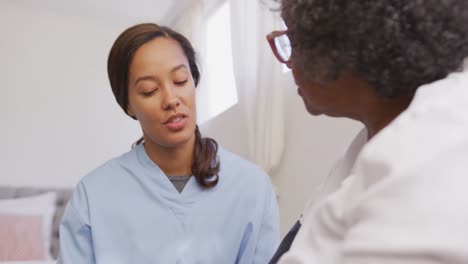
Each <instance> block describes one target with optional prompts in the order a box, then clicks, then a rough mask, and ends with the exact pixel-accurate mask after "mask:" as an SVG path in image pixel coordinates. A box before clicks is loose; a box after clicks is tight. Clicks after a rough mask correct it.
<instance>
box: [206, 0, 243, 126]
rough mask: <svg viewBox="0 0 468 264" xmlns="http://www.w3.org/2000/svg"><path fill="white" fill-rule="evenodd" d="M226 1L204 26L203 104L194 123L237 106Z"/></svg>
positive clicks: (227, 2)
mask: <svg viewBox="0 0 468 264" xmlns="http://www.w3.org/2000/svg"><path fill="white" fill-rule="evenodd" d="M229 7H230V5H229V1H224V3H223V4H222V5H221V6H219V8H217V9H216V10H215V11H214V12H212V13H211V15H210V16H209V17H208V19H207V23H206V40H205V41H206V42H205V43H206V51H207V52H206V56H205V60H206V64H205V65H206V66H205V67H206V68H205V70H204V72H203V75H204V77H205V78H206V79H205V84H206V86H205V87H204V88H205V89H207V92H206V93H203V94H204V96H206V98H204V99H203V102H204V104H205V105H203V106H199V107H198V108H199V109H200V110H202V113H199V116H198V119H199V120H198V121H199V122H200V123H203V122H205V121H207V120H209V119H212V118H214V117H216V116H217V115H219V114H221V113H222V112H224V111H226V110H227V109H229V108H230V107H232V106H233V105H235V104H237V90H236V83H235V79H234V69H233V62H232V47H231V18H230V8H229Z"/></svg>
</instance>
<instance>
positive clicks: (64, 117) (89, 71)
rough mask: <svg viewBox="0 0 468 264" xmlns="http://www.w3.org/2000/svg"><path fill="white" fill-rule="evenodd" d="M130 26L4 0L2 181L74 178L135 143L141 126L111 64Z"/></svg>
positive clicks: (43, 182)
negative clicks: (122, 98)
mask: <svg viewBox="0 0 468 264" xmlns="http://www.w3.org/2000/svg"><path fill="white" fill-rule="evenodd" d="M126 26H128V25H124V24H122V23H119V22H117V21H116V22H115V23H109V22H108V21H104V20H99V19H96V18H89V17H73V16H70V15H69V14H67V15H62V14H60V13H54V12H49V11H48V10H45V9H40V8H39V9H38V8H27V7H25V6H19V5H15V4H14V1H6V2H2V3H1V5H0V32H1V35H0V39H1V40H0V58H2V62H1V63H0V89H1V94H2V95H1V98H2V99H1V102H2V103H1V104H0V115H1V119H0V120H1V122H2V125H1V129H0V145H1V147H0V184H11V185H20V186H23V185H34V186H73V185H74V184H75V183H76V182H77V181H78V180H79V178H80V177H81V176H83V175H85V174H86V173H87V172H88V171H90V170H91V169H93V168H94V167H96V166H98V165H99V164H101V163H103V162H104V161H106V160H108V159H110V158H111V157H113V156H115V155H118V154H121V153H123V152H124V151H126V150H129V149H130V146H131V144H132V142H133V141H134V140H136V139H137V138H138V137H139V135H140V132H139V128H138V126H137V123H136V122H134V121H132V120H131V119H130V118H127V117H126V116H125V114H123V112H122V111H121V110H120V108H119V106H118V105H117V103H116V102H115V100H114V98H113V95H112V92H111V89H110V85H109V82H108V80H107V71H106V62H107V55H108V52H109V50H110V47H111V45H112V43H113V41H114V40H115V38H116V37H117V35H118V34H119V33H120V32H121V31H122V30H123V29H124V28H125V27H126Z"/></svg>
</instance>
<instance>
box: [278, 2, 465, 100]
mask: <svg viewBox="0 0 468 264" xmlns="http://www.w3.org/2000/svg"><path fill="white" fill-rule="evenodd" d="M278 1H280V2H281V14H282V17H283V18H284V20H285V22H286V24H287V26H288V30H289V33H288V35H289V37H290V40H291V43H292V46H293V50H294V51H295V52H294V53H293V56H294V59H295V60H296V61H297V63H298V65H299V67H301V68H302V69H303V70H305V71H306V72H307V73H309V76H313V77H314V78H318V80H321V81H327V80H330V79H333V78H336V76H337V75H338V74H339V73H340V72H341V71H343V70H350V71H353V72H355V73H357V74H358V75H359V76H360V77H362V78H364V79H365V80H367V81H368V82H369V83H370V84H371V85H372V86H373V87H374V88H375V89H376V90H377V92H378V94H379V95H381V96H383V97H385V98H395V97H399V96H404V95H413V94H414V92H415V91H416V89H417V88H418V87H419V86H421V85H423V84H427V83H431V82H434V81H436V80H439V79H442V78H445V77H446V76H447V75H448V74H449V73H451V72H454V71H458V70H461V68H462V65H463V59H464V58H466V57H468V1H466V0H356V1H350V0H278Z"/></svg>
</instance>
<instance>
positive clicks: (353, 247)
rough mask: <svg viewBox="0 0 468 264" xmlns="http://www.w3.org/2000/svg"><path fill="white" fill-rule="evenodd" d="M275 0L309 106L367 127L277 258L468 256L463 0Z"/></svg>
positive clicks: (467, 42)
mask: <svg viewBox="0 0 468 264" xmlns="http://www.w3.org/2000/svg"><path fill="white" fill-rule="evenodd" d="M280 2H281V14H282V17H283V19H284V21H285V23H286V25H287V28H288V29H287V30H285V31H274V32H272V33H271V34H269V35H268V36H267V39H268V41H269V42H270V44H271V47H272V49H273V52H274V54H275V55H276V57H277V58H278V60H279V61H280V62H282V63H285V64H286V65H287V66H288V67H289V68H291V70H292V73H293V76H294V79H295V82H296V84H297V86H298V93H299V95H300V96H301V97H302V99H303V101H304V104H305V107H306V109H307V111H308V112H309V113H310V114H312V115H322V114H324V115H327V116H332V117H346V118H351V119H354V120H357V121H359V122H361V123H363V124H364V127H365V128H364V129H363V131H361V133H359V134H358V136H357V137H356V139H355V140H354V141H353V142H352V143H351V144H350V146H349V148H348V150H347V152H346V153H345V155H344V157H343V158H342V159H341V160H340V161H339V162H338V164H337V165H336V167H335V169H333V170H332V172H331V173H330V175H329V176H328V177H327V180H326V181H325V182H324V184H323V186H322V193H321V194H322V195H320V198H318V199H314V200H313V201H311V202H310V203H309V205H307V206H306V207H305V209H304V211H303V214H302V217H301V219H300V220H299V221H298V223H296V225H295V226H294V228H293V229H292V230H291V231H290V233H289V234H288V235H287V236H286V238H285V239H284V240H283V243H282V244H281V246H280V248H279V249H278V251H277V253H276V255H275V257H274V258H273V259H272V260H271V262H270V263H277V262H278V263H281V264H292V263H318V264H331V263H333V264H334V263H346V264H358V263H359V264H362V263H379V264H383V263H385V264H410V263H411V264H434V263H453V264H462V263H463V264H466V263H468V202H467V201H468V191H467V186H468V63H467V62H468V61H467V60H466V58H467V57H468V1H466V0H424V1H422V0H372V1H371V0H359V1H349V0H280ZM312 162H313V161H312Z"/></svg>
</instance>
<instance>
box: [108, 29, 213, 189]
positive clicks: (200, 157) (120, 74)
mask: <svg viewBox="0 0 468 264" xmlns="http://www.w3.org/2000/svg"><path fill="white" fill-rule="evenodd" d="M158 37H164V38H171V39H174V40H175V41H177V42H178V43H179V44H180V46H181V47H182V50H183V51H184V53H185V56H186V57H187V59H188V62H189V66H190V71H191V73H192V77H193V80H194V83H195V86H197V85H198V82H199V81H200V71H199V70H198V66H197V62H196V54H195V50H194V49H193V47H192V45H191V44H190V42H189V41H188V40H187V38H185V37H184V36H183V35H181V34H180V33H178V32H176V31H174V30H172V29H170V28H168V27H164V26H159V25H156V24H152V23H145V24H138V25H135V26H133V27H130V28H128V29H127V30H125V31H124V32H122V33H121V34H120V36H119V37H118V38H117V40H116V41H115V42H114V45H113V46H112V49H111V51H110V54H109V58H108V60H107V74H108V75H109V81H110V85H111V87H112V92H113V93H114V96H115V99H116V100H117V103H118V104H119V105H120V107H121V108H122V109H123V110H124V111H125V113H126V114H127V115H129V116H130V117H132V118H133V119H136V118H135V117H134V116H131V115H130V114H129V113H128V74H129V67H130V63H131V62H132V59H133V56H134V55H135V52H136V51H137V49H138V48H139V47H141V46H142V45H143V44H145V43H147V42H149V41H151V40H153V39H155V38H158ZM142 141H143V138H140V139H139V140H138V141H137V142H136V143H135V144H140V143H141V142H142ZM217 153H218V144H217V143H216V141H215V140H213V139H211V138H203V137H202V136H201V133H200V131H199V129H198V126H196V128H195V150H194V159H193V164H192V174H193V175H194V176H195V177H196V178H197V181H198V183H199V184H200V185H201V186H203V187H207V188H209V187H213V186H215V185H216V184H217V183H218V179H219V176H218V173H219V169H220V162H219V159H218V156H217Z"/></svg>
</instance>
